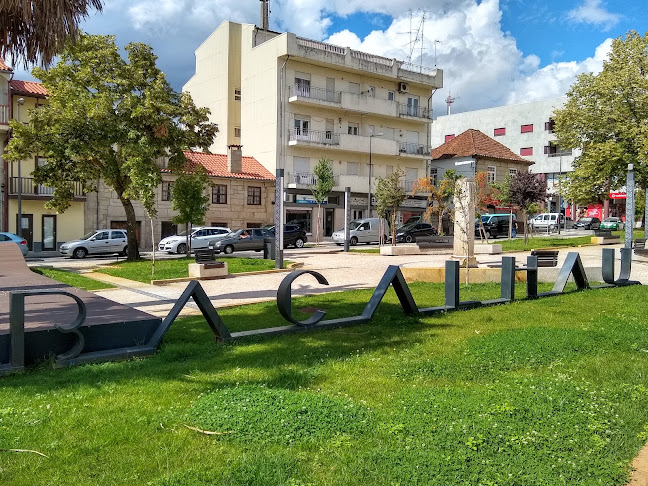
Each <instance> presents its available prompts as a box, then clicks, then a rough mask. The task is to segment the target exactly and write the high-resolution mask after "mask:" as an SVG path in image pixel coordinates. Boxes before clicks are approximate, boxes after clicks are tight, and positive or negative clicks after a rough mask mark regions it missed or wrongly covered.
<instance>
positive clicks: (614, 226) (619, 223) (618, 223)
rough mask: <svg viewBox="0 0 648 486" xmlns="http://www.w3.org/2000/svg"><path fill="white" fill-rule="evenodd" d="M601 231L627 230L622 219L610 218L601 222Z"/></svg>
mask: <svg viewBox="0 0 648 486" xmlns="http://www.w3.org/2000/svg"><path fill="white" fill-rule="evenodd" d="M600 229H606V230H623V229H625V223H624V222H623V220H622V219H621V218H617V217H615V216H610V217H609V218H605V219H604V220H603V221H601V226H600Z"/></svg>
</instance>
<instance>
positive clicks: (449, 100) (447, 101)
mask: <svg viewBox="0 0 648 486" xmlns="http://www.w3.org/2000/svg"><path fill="white" fill-rule="evenodd" d="M458 99H459V96H457V97H456V98H453V97H452V96H451V95H450V91H448V97H447V98H446V105H448V111H447V113H446V114H447V115H449V114H450V105H452V103H454V102H455V100H458Z"/></svg>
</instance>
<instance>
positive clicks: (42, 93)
mask: <svg viewBox="0 0 648 486" xmlns="http://www.w3.org/2000/svg"><path fill="white" fill-rule="evenodd" d="M9 85H10V86H11V91H13V92H14V94H21V95H25V96H37V97H39V98H44V97H46V96H47V90H46V89H45V86H43V85H42V84H41V83H37V82H35V81H20V80H18V79H12V80H11V81H9Z"/></svg>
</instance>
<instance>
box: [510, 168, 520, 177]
mask: <svg viewBox="0 0 648 486" xmlns="http://www.w3.org/2000/svg"><path fill="white" fill-rule="evenodd" d="M517 173H518V170H517V169H509V175H510V176H511V177H515V176H516V175H517Z"/></svg>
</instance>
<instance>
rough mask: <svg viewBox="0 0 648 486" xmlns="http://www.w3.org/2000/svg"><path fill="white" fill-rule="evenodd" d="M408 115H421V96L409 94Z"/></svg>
mask: <svg viewBox="0 0 648 486" xmlns="http://www.w3.org/2000/svg"><path fill="white" fill-rule="evenodd" d="M407 115H408V116H420V115H419V97H418V96H408V97H407Z"/></svg>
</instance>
